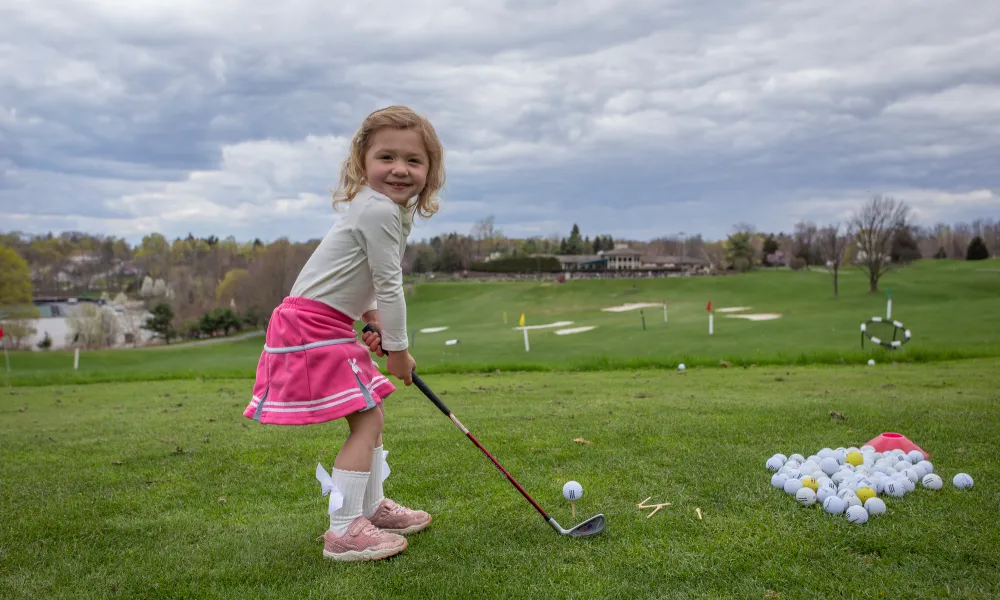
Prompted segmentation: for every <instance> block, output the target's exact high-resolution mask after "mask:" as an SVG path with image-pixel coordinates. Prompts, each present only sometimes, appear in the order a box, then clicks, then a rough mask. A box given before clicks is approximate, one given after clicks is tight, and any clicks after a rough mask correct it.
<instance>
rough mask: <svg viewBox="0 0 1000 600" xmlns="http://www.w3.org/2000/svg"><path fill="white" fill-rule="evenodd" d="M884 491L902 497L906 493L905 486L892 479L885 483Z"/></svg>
mask: <svg viewBox="0 0 1000 600" xmlns="http://www.w3.org/2000/svg"><path fill="white" fill-rule="evenodd" d="M885 493H886V494H889V495H890V496H892V497H893V498H902V497H903V496H905V495H906V488H905V487H903V484H902V483H900V482H899V481H896V480H892V481H890V482H888V483H886V484H885Z"/></svg>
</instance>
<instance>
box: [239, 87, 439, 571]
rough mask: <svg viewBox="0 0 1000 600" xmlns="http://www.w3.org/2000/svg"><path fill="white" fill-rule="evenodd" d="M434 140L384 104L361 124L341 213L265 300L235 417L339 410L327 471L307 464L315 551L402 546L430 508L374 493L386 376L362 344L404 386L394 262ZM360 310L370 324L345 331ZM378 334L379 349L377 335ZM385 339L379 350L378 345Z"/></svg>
mask: <svg viewBox="0 0 1000 600" xmlns="http://www.w3.org/2000/svg"><path fill="white" fill-rule="evenodd" d="M443 159H444V150H443V149H442V147H441V142H440V141H439V140H438V137H437V134H436V133H435V131H434V128H433V127H432V126H431V124H430V123H429V122H428V121H427V120H426V119H425V118H424V117H422V116H419V115H417V114H415V113H414V112H413V111H412V110H410V109H408V108H406V107H401V106H391V107H389V108H385V109H382V110H378V111H376V112H374V113H372V114H370V115H368V117H367V118H366V119H365V120H364V122H363V123H362V124H361V127H360V128H359V129H358V131H357V133H356V134H355V135H354V139H353V140H352V142H351V150H350V154H349V156H348V157H347V158H346V159H345V160H344V163H343V166H342V169H341V175H340V184H339V186H338V188H337V191H336V192H335V194H334V197H335V200H334V206H336V205H337V204H339V203H348V208H347V210H346V213H345V214H344V215H343V217H342V218H341V219H340V221H338V222H337V223H336V224H335V225H334V226H333V227H332V228H331V229H330V231H329V232H328V233H327V234H326V236H325V237H324V238H323V240H322V241H321V242H320V244H319V246H318V247H317V248H316V251H315V252H314V253H313V255H312V256H311V257H310V258H309V260H308V261H307V262H306V264H305V266H304V267H303V268H302V271H301V273H299V276H298V279H297V280H296V281H295V284H294V285H293V286H292V289H291V292H290V293H289V296H288V297H287V298H285V299H284V301H282V303H281V304H280V305H279V306H278V307H277V308H275V309H274V312H273V313H272V315H271V320H270V321H269V322H268V325H267V334H266V337H265V343H264V351H263V352H262V353H261V356H260V361H259V362H258V365H257V380H256V382H255V384H254V388H253V399H252V400H251V402H250V405H249V406H247V408H246V410H245V411H244V413H243V414H244V416H246V417H249V418H252V419H255V420H257V421H259V422H261V423H273V424H278V425H306V424H311V423H323V422H326V421H332V420H334V419H340V418H344V419H345V420H346V421H347V425H348V427H349V429H350V434H349V435H348V437H347V441H346V442H345V443H344V445H343V446H342V447H341V449H340V452H339V453H338V454H337V457H336V459H335V460H334V463H333V473H332V476H331V474H330V473H328V472H327V471H326V469H325V468H323V467H322V465H318V466H317V470H316V477H317V479H319V480H320V483H321V486H322V490H323V494H324V495H326V494H329V495H330V503H329V511H330V529H329V530H328V531H327V532H326V533H325V534H324V536H323V538H324V542H325V543H324V548H323V556H325V557H327V558H330V559H333V560H343V561H360V560H375V559H380V558H385V557H388V556H392V555H394V554H397V553H399V552H402V551H403V550H405V549H406V545H407V542H406V538H404V537H403V536H402V535H400V534H405V533H416V532H418V531H421V530H423V529H424V528H426V527H427V526H428V525H429V524H430V522H431V517H430V515H428V514H427V513H426V512H424V511H415V510H410V509H409V508H405V507H403V506H400V505H398V504H396V503H395V502H393V501H392V500H390V499H389V498H386V497H384V494H383V490H382V482H383V480H384V479H385V477H386V476H388V474H389V469H388V465H387V464H385V458H384V456H385V454H387V453H385V452H384V450H383V446H382V421H383V414H384V412H383V407H382V400H383V399H384V398H386V397H387V396H388V395H389V394H391V393H392V392H393V391H394V390H395V387H393V385H392V383H390V382H389V380H388V379H387V378H386V377H385V376H383V375H382V374H381V373H380V372H379V370H378V365H376V364H375V362H374V360H372V358H371V356H370V354H369V352H375V353H376V354H377V355H378V356H385V355H386V354H388V358H387V360H386V363H387V364H386V368H387V370H388V371H389V373H390V374H391V375H393V376H394V377H396V378H398V379H400V380H402V381H403V382H404V383H405V384H406V385H410V384H411V383H412V379H411V373H412V371H413V369H414V368H415V367H416V363H415V362H414V360H413V358H412V357H411V356H410V353H409V352H408V351H407V347H408V341H407V337H406V301H405V298H404V295H403V274H402V268H401V266H400V265H401V261H402V258H403V251H404V250H405V248H406V238H407V236H408V235H409V233H410V226H411V224H412V221H413V215H414V214H417V213H419V214H420V215H421V216H423V217H425V218H428V217H430V216H431V215H433V214H434V213H435V212H437V208H438V204H437V203H438V199H437V194H438V191H439V190H440V189H441V187H442V186H443V185H444V163H443ZM358 320H361V321H364V322H365V323H369V324H371V325H373V326H374V327H375V329H376V330H377V331H378V332H379V334H380V335H377V334H374V333H366V334H365V335H364V336H363V338H362V339H363V340H364V343H362V342H361V341H359V340H358V338H357V334H356V333H355V330H354V324H355V322H356V321H358ZM380 343H381V348H379V344H380ZM383 349H384V350H386V351H388V352H383Z"/></svg>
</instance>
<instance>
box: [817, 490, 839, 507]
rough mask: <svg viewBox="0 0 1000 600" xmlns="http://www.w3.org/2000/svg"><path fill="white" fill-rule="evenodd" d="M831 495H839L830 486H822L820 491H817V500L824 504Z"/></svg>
mask: <svg viewBox="0 0 1000 600" xmlns="http://www.w3.org/2000/svg"><path fill="white" fill-rule="evenodd" d="M830 496H833V497H834V498H836V497H837V495H836V493H834V491H833V490H831V489H830V488H827V487H821V488H819V491H818V492H816V502H819V503H820V504H823V503H824V502H826V499H827V498H829V497H830Z"/></svg>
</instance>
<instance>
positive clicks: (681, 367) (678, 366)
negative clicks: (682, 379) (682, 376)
mask: <svg viewBox="0 0 1000 600" xmlns="http://www.w3.org/2000/svg"><path fill="white" fill-rule="evenodd" d="M686 368H687V367H685V366H684V363H681V364H679V365H677V370H678V371H683V370H684V369H686Z"/></svg>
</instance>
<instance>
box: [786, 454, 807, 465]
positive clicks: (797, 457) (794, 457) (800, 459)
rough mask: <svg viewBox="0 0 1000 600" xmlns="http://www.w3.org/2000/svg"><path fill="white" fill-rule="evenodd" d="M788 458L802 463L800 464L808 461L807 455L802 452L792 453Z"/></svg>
mask: <svg viewBox="0 0 1000 600" xmlns="http://www.w3.org/2000/svg"><path fill="white" fill-rule="evenodd" d="M788 460H794V461H795V462H796V464H800V465H801V464H802V463H804V462H806V459H805V457H804V456H802V455H801V454H793V455H791V456H789V457H788Z"/></svg>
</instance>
